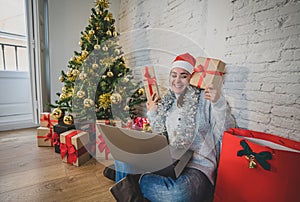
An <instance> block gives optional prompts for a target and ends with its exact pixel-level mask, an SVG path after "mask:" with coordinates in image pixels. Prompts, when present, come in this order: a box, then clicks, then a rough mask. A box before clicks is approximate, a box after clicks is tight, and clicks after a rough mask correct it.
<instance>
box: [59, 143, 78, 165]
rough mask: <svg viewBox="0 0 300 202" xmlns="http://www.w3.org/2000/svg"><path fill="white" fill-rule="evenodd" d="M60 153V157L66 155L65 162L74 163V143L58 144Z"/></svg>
mask: <svg viewBox="0 0 300 202" xmlns="http://www.w3.org/2000/svg"><path fill="white" fill-rule="evenodd" d="M60 155H61V158H62V159H63V158H64V157H65V156H66V155H67V162H68V163H70V164H73V163H76V160H77V156H78V154H77V150H76V149H75V147H74V145H67V144H64V143H61V144H60Z"/></svg>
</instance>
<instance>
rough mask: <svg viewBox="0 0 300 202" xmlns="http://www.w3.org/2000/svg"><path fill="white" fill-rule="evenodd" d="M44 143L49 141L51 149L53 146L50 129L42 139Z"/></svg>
mask: <svg viewBox="0 0 300 202" xmlns="http://www.w3.org/2000/svg"><path fill="white" fill-rule="evenodd" d="M44 138H45V139H44V141H45V142H47V141H48V140H51V147H52V146H53V139H52V128H50V132H49V133H47V135H46V136H45V137H44Z"/></svg>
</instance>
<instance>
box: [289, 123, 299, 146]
mask: <svg viewBox="0 0 300 202" xmlns="http://www.w3.org/2000/svg"><path fill="white" fill-rule="evenodd" d="M298 124H299V125H300V123H298ZM299 134H300V130H294V131H292V132H290V133H289V135H288V138H289V139H292V140H296V141H298V142H300V137H299Z"/></svg>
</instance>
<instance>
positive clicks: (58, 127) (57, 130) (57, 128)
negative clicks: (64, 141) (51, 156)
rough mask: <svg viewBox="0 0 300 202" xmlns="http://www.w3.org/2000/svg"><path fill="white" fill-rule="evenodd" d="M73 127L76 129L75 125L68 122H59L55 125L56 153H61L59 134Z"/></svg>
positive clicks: (54, 140) (54, 141)
mask: <svg viewBox="0 0 300 202" xmlns="http://www.w3.org/2000/svg"><path fill="white" fill-rule="evenodd" d="M71 129H75V125H74V124H72V125H66V124H61V123H60V124H57V125H55V126H53V131H54V133H53V143H54V151H55V153H58V154H60V139H59V135H60V134H61V133H64V132H66V131H68V130H71Z"/></svg>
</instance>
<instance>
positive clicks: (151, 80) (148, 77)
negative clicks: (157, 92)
mask: <svg viewBox="0 0 300 202" xmlns="http://www.w3.org/2000/svg"><path fill="white" fill-rule="evenodd" d="M145 71H146V72H145V74H144V77H145V78H146V80H147V82H148V87H149V92H150V96H152V94H153V90H152V85H155V84H156V79H155V77H151V75H150V73H149V67H145Z"/></svg>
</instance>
